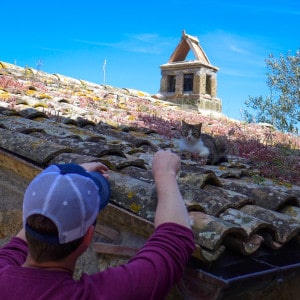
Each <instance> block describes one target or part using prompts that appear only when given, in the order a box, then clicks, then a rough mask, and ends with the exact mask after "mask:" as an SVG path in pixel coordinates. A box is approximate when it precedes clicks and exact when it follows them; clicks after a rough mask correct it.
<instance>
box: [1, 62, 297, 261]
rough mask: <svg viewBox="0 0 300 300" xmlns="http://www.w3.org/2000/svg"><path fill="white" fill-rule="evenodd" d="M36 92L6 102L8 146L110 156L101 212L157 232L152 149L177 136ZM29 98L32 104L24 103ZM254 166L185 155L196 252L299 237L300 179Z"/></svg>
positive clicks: (219, 253) (33, 157) (64, 159)
mask: <svg viewBox="0 0 300 300" xmlns="http://www.w3.org/2000/svg"><path fill="white" fill-rule="evenodd" d="M10 73H14V75H15V77H16V78H18V76H20V77H21V76H24V74H23V73H22V69H21V68H17V67H16V68H14V67H11V69H10ZM42 75H43V78H44V80H46V79H47V82H52V85H51V84H50V83H46V82H45V81H44V83H43V85H44V86H45V89H48V91H49V90H53V91H55V92H56V94H59V93H61V94H63V92H64V91H65V90H66V88H67V87H68V88H69V89H72V88H73V89H74V88H75V87H76V89H77V90H78V91H81V93H82V95H84V94H86V97H88V90H87V87H88V88H89V91H93V92H94V93H95V94H97V93H98V95H99V97H102V96H101V95H108V94H110V95H111V96H116V97H113V98H112V100H110V101H111V103H112V106H115V105H118V100H117V98H118V97H119V96H118V97H117V95H122V93H123V94H124V97H125V96H126V97H129V96H130V94H129V92H128V91H127V90H126V91H124V90H122V89H119V90H117V89H113V88H111V87H109V86H107V87H105V86H102V87H100V86H98V85H96V84H91V83H88V82H82V81H77V80H71V79H70V78H68V77H63V76H58V75H57V76H58V77H57V78H58V79H54V77H55V76H53V75H49V74H45V73H42ZM3 76H4V75H3ZM6 76H7V75H6ZM22 78H23V77H22ZM57 80H58V81H57ZM24 82H26V80H24ZM100 92H101V93H100ZM10 93H11V97H14V94H13V93H12V92H10ZM49 93H50V92H49ZM22 97H23V96H22V94H21V95H20V94H19V95H18V98H19V99H20V98H22ZM33 97H34V96H32V97H30V100H28V95H27V96H26V97H25V96H24V101H19V102H20V103H21V104H20V105H18V104H14V106H13V108H12V107H9V105H8V104H7V102H5V101H2V102H1V103H0V107H1V109H0V148H1V150H2V151H4V152H7V153H9V154H10V155H11V154H12V155H15V156H16V157H19V158H22V159H24V160H26V161H29V162H31V163H33V165H36V166H37V167H43V168H44V167H46V166H47V165H49V164H52V163H69V162H75V163H82V162H86V161H102V162H103V163H105V164H107V165H108V166H109V168H110V169H111V170H112V171H111V178H110V182H111V185H112V197H111V204H110V205H109V207H110V208H109V212H110V213H108V211H103V213H101V214H102V215H101V218H103V219H104V220H110V221H111V222H112V223H113V222H119V223H120V224H126V226H127V227H128V228H127V229H128V230H132V231H135V232H139V233H140V234H142V235H143V236H147V235H149V234H150V232H151V230H153V224H152V222H153V218H154V212H155V205H156V192H155V187H154V182H153V179H152V174H151V170H150V166H151V159H152V155H153V153H154V152H155V151H156V150H157V149H159V148H164V149H171V150H172V151H175V152H176V151H178V150H177V148H176V145H175V144H174V143H173V140H172V139H167V138H165V137H163V136H161V135H159V134H158V133H157V132H156V131H155V130H153V129H145V128H141V127H139V126H138V120H135V121H134V122H132V125H122V126H119V127H118V126H114V125H112V124H113V122H108V121H107V119H104V118H103V116H102V114H103V113H106V114H108V111H109V108H107V111H106V112H105V110H100V111H99V112H97V111H96V110H95V109H89V108H88V107H86V108H80V107H78V104H75V103H74V101H73V100H72V99H71V97H70V98H68V99H67V100H66V101H68V102H69V103H65V102H64V101H55V100H53V103H52V100H51V99H46V100H45V99H38V100H37V99H35V98H33ZM0 100H1V99H0ZM97 101H99V100H97ZM137 101H138V100H137ZM147 101H153V99H152V100H149V99H148V100H147ZM155 101H157V100H155ZM25 102H26V103H27V107H26V106H25V105H24V104H22V103H25ZM37 103H39V104H40V105H37ZM54 104H55V105H54ZM30 105H32V107H30ZM53 105H54V108H55V110H54V111H53V113H54V115H53V114H52V116H50V114H49V111H47V109H48V108H47V107H49V106H51V107H53ZM95 105H96V104H95ZM99 105H100V106H101V105H102V106H104V103H102V104H101V103H99ZM45 107H46V108H45ZM111 121H112V120H111ZM0 156H1V155H0ZM0 163H1V160H0ZM2 163H5V162H4V160H3V162H2ZM251 172H252V173H251ZM254 172H255V170H253V169H252V168H251V166H249V165H248V164H247V161H245V160H243V159H241V158H238V157H230V158H229V162H228V163H225V164H223V165H222V166H208V165H204V166H203V165H199V164H197V163H195V162H193V161H191V160H189V159H186V160H185V159H183V160H182V168H181V170H180V172H179V174H178V182H179V185H180V189H181V192H182V194H183V197H184V199H185V203H186V206H187V208H188V210H189V215H190V219H191V222H192V228H193V231H194V234H195V239H196V246H197V247H196V250H195V252H194V257H195V258H197V259H198V260H199V261H201V262H214V261H219V260H221V259H222V257H223V254H224V251H225V250H227V249H230V250H232V251H234V252H236V253H240V254H242V255H247V256H249V255H252V254H253V253H255V252H256V251H257V250H258V249H262V248H263V247H267V248H269V249H271V250H272V249H273V250H272V251H276V249H279V248H282V247H283V246H285V245H286V244H287V243H288V242H289V241H291V240H294V241H299V236H300V235H299V233H300V187H297V186H292V185H291V186H290V187H285V186H283V185H278V184H276V183H274V182H273V181H271V180H265V181H264V183H263V184H260V183H255V181H254V180H253V178H252V176H251V174H253V173H254ZM113 218H115V219H113Z"/></svg>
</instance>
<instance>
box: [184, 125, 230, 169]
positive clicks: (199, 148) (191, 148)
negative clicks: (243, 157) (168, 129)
mask: <svg viewBox="0 0 300 300" xmlns="http://www.w3.org/2000/svg"><path fill="white" fill-rule="evenodd" d="M201 129H202V123H199V124H188V123H187V122H185V121H184V120H182V124H181V131H180V142H179V150H180V151H187V152H189V153H192V154H194V155H196V156H198V157H200V158H204V159H206V163H207V164H212V165H217V164H220V163H222V162H227V161H228V159H227V147H226V143H225V141H224V139H222V138H214V137H212V136H211V135H209V134H205V133H201Z"/></svg>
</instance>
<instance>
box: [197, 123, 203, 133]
mask: <svg viewBox="0 0 300 300" xmlns="http://www.w3.org/2000/svg"><path fill="white" fill-rule="evenodd" d="M197 126H198V129H199V131H201V128H202V123H199V124H198V125H197Z"/></svg>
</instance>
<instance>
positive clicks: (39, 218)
mask: <svg viewBox="0 0 300 300" xmlns="http://www.w3.org/2000/svg"><path fill="white" fill-rule="evenodd" d="M179 168H180V159H179V157H178V156H177V155H176V154H174V153H171V152H170V151H164V150H160V151H158V152H156V153H155V154H154V157H153V162H152V174H153V177H154V180H155V183H156V188H157V197H158V203H157V209H156V213H155V221H154V225H155V231H154V233H153V234H152V236H150V238H149V239H148V241H147V242H146V243H145V245H144V246H143V247H142V248H141V249H140V251H139V252H138V253H137V254H136V255H135V256H134V257H133V258H132V259H131V260H130V261H129V262H128V263H127V264H124V265H121V266H118V267H115V268H110V269H108V270H105V271H102V272H98V273H95V274H92V275H87V274H83V275H82V277H81V278H80V279H79V280H74V279H73V277H72V275H73V272H74V269H75V264H76V261H77V259H78V258H79V257H80V256H81V254H82V253H84V251H85V250H86V249H87V248H88V246H89V245H90V243H91V241H92V237H93V232H94V225H95V220H96V217H97V214H98V211H99V209H103V208H104V206H105V205H106V204H107V202H108V200H109V192H110V191H109V184H108V181H107V180H106V179H108V174H107V171H108V168H107V167H106V166H104V165H103V164H101V163H86V164H82V165H81V166H78V165H53V166H50V167H48V168H46V169H45V170H44V171H43V172H41V173H40V174H39V175H38V176H37V177H36V178H35V179H34V180H33V181H32V182H31V183H30V184H29V186H28V188H27V190H26V192H25V195H24V204H23V223H24V228H23V229H22V230H21V231H20V232H19V233H18V234H17V236H16V237H13V238H12V239H11V241H10V242H9V243H8V244H7V245H5V246H4V247H3V248H2V249H1V250H0V291H1V299H30V300H32V299H34V300H37V299H58V300H60V299H64V300H66V299H109V300H114V299H122V300H126V299H130V300H134V299H139V300H141V299H143V300H146V299H154V300H160V299H164V298H165V297H166V296H167V295H168V293H169V292H170V290H171V288H172V286H173V285H174V284H175V283H176V282H177V281H178V280H179V279H180V277H181V276H182V274H183V271H184V267H185V265H186V263H187V262H188V260H189V258H190V256H191V254H192V251H193V249H194V239H193V233H192V231H191V229H190V224H189V217H188V213H187V210H186V207H185V204H184V202H183V199H182V196H181V194H180V191H179V187H178V184H177V180H176V174H177V172H178V170H179ZM96 172H98V173H96ZM100 173H101V174H100Z"/></svg>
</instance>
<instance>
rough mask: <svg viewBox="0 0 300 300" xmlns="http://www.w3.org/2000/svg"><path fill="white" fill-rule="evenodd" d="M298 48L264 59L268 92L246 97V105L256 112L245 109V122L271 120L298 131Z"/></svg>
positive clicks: (299, 74)
mask: <svg viewBox="0 0 300 300" xmlns="http://www.w3.org/2000/svg"><path fill="white" fill-rule="evenodd" d="M299 63H300V49H298V50H297V51H296V54H295V55H292V54H291V52H290V51H289V52H288V53H287V54H286V55H285V56H284V55H283V54H280V56H279V58H276V57H274V56H273V55H272V54H270V55H269V58H268V59H266V65H267V69H268V72H267V74H266V75H267V85H268V87H269V89H270V95H269V96H267V97H266V98H263V97H262V96H259V97H251V96H250V97H249V99H248V100H247V101H245V104H246V106H247V107H248V108H252V109H254V111H256V113H257V114H256V115H255V116H254V117H253V116H252V115H251V113H249V112H248V111H245V118H246V120H247V121H248V122H250V123H251V122H253V120H254V119H255V121H257V122H265V123H270V124H272V125H273V126H274V127H276V128H278V129H279V130H282V131H285V132H294V133H298V126H299V124H300V68H299Z"/></svg>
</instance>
